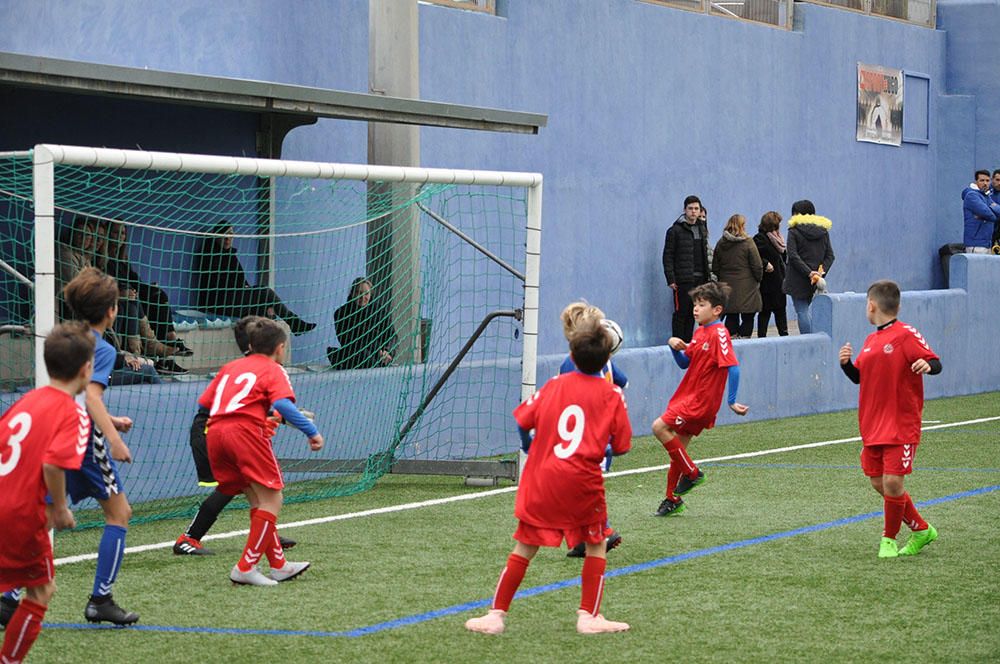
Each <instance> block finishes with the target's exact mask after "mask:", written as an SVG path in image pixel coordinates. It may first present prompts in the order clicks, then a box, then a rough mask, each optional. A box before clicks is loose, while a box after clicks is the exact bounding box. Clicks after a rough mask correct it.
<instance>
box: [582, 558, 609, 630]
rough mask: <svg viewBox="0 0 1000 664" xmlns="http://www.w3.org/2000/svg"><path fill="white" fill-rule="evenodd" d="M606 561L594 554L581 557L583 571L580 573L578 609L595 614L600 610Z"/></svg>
mask: <svg viewBox="0 0 1000 664" xmlns="http://www.w3.org/2000/svg"><path fill="white" fill-rule="evenodd" d="M607 564H608V561H606V560H605V559H604V558H597V557H596V556H587V557H586V558H584V559H583V571H582V572H581V573H580V579H581V584H580V585H581V591H580V610H581V611H586V612H587V613H589V614H590V615H592V616H596V615H598V614H599V613H600V610H601V598H602V597H603V596H604V570H605V568H606V567H607Z"/></svg>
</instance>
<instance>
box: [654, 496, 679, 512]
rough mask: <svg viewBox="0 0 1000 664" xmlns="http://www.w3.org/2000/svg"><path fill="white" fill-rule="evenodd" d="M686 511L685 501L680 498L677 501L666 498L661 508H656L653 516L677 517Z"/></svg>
mask: <svg viewBox="0 0 1000 664" xmlns="http://www.w3.org/2000/svg"><path fill="white" fill-rule="evenodd" d="M683 511H684V501H683V500H681V499H680V498H678V499H677V500H676V501H674V500H670V499H669V498H664V499H663V502H662V503H660V506H659V507H658V508H656V512H655V513H654V514H653V516H676V515H678V514H680V513H681V512H683Z"/></svg>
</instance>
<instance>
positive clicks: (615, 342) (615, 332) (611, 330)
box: [601, 318, 625, 355]
mask: <svg viewBox="0 0 1000 664" xmlns="http://www.w3.org/2000/svg"><path fill="white" fill-rule="evenodd" d="M601 325H603V326H604V329H605V330H607V331H608V334H609V335H610V336H611V354H612V355H614V354H615V353H617V352H618V349H619V348H621V347H622V342H623V341H625V335H623V334H622V329H621V328H620V327H619V326H618V323H616V322H614V321H613V320H611V319H610V318H605V319H603V320H602V321H601Z"/></svg>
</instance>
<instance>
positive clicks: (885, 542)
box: [878, 537, 899, 558]
mask: <svg viewBox="0 0 1000 664" xmlns="http://www.w3.org/2000/svg"><path fill="white" fill-rule="evenodd" d="M898 555H899V549H898V548H897V546H896V540H894V539H892V538H891V537H883V538H882V543H881V544H879V547H878V557H879V558H895V557H897V556H898Z"/></svg>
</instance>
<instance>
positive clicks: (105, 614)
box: [83, 595, 139, 625]
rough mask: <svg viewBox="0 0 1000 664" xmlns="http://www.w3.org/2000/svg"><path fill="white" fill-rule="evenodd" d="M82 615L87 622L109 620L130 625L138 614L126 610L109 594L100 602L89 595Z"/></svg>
mask: <svg viewBox="0 0 1000 664" xmlns="http://www.w3.org/2000/svg"><path fill="white" fill-rule="evenodd" d="M83 617H84V618H86V619H87V622H93V623H99V622H109V623H114V624H115V625H131V624H132V623H134V622H138V620H139V614H138V613H136V612H134V611H126V610H125V609H123V608H122V607H120V606H118V605H117V604H116V603H115V600H114V599H113V598H112V597H111V595H107V597H106V599H105V600H104V601H102V602H100V603H98V602H95V601H94V598H93V597H91V598H90V601H89V602H87V608H85V609H84V610H83Z"/></svg>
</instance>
